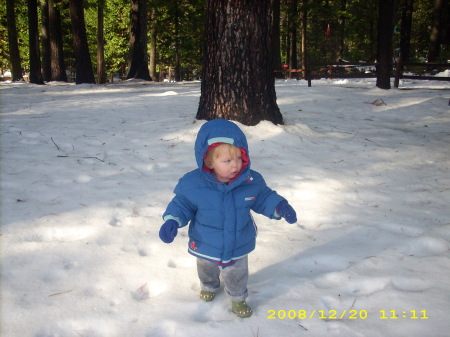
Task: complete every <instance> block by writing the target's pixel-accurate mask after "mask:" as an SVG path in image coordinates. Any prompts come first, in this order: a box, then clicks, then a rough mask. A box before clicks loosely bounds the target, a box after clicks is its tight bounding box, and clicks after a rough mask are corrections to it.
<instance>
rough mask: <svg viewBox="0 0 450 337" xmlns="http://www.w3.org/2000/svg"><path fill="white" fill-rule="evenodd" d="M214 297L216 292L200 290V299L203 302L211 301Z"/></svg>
mask: <svg viewBox="0 0 450 337" xmlns="http://www.w3.org/2000/svg"><path fill="white" fill-rule="evenodd" d="M214 297H216V293H213V292H212V291H206V290H202V291H200V299H201V300H202V301H205V302H211V301H212V300H213V299H214Z"/></svg>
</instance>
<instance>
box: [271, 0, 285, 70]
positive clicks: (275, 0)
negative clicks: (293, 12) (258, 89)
mask: <svg viewBox="0 0 450 337" xmlns="http://www.w3.org/2000/svg"><path fill="white" fill-rule="evenodd" d="M272 6H273V15H272V36H273V43H272V47H273V51H272V53H273V69H274V71H276V73H275V77H276V78H283V73H282V72H281V70H282V69H283V67H282V64H281V46H280V12H281V9H280V0H272Z"/></svg>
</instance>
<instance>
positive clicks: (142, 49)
mask: <svg viewBox="0 0 450 337" xmlns="http://www.w3.org/2000/svg"><path fill="white" fill-rule="evenodd" d="M130 78H138V79H142V80H146V81H151V80H152V78H151V77H150V73H149V70H148V54H147V2H146V0H131V28H130V56H129V59H128V73H127V79H130Z"/></svg>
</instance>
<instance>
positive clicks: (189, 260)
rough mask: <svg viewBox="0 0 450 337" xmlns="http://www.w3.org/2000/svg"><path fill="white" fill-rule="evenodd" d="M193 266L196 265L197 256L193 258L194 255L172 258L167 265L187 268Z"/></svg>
mask: <svg viewBox="0 0 450 337" xmlns="http://www.w3.org/2000/svg"><path fill="white" fill-rule="evenodd" d="M193 266H195V258H193V257H192V256H185V257H179V258H175V259H170V260H169V261H168V262H167V267H169V268H186V267H193Z"/></svg>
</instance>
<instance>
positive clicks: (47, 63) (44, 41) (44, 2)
mask: <svg viewBox="0 0 450 337" xmlns="http://www.w3.org/2000/svg"><path fill="white" fill-rule="evenodd" d="M41 21H42V24H41V46H42V77H43V78H44V81H51V79H52V67H51V54H52V53H51V47H50V23H49V14H48V0H41Z"/></svg>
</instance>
